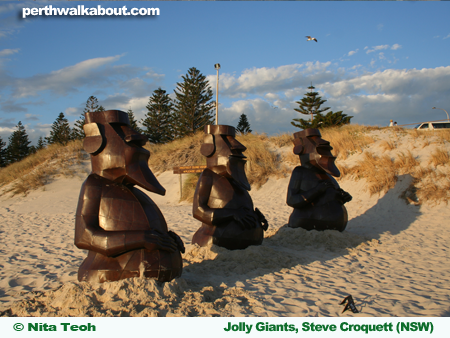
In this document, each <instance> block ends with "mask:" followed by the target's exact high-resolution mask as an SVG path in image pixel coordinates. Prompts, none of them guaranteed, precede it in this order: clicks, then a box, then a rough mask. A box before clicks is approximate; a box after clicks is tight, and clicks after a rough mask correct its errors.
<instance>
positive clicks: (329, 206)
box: [286, 129, 352, 231]
mask: <svg viewBox="0 0 450 338" xmlns="http://www.w3.org/2000/svg"><path fill="white" fill-rule="evenodd" d="M332 149H333V148H332V147H331V146H330V142H328V141H325V140H324V139H322V136H321V134H320V131H319V130H318V129H305V130H302V131H300V132H298V133H295V134H294V154H296V155H299V157H300V162H301V165H300V166H298V167H296V168H295V169H294V171H293V172H292V176H291V180H290V182H289V187H288V193H287V201H286V202H287V204H288V205H289V206H291V207H293V208H294V211H293V212H292V214H291V216H290V217H289V226H290V227H292V228H299V227H300V228H304V229H306V230H312V229H315V230H327V229H333V230H339V231H344V229H345V227H346V226H347V221H348V216H347V209H346V208H345V206H344V204H345V203H347V202H349V201H351V199H352V196H350V194H349V193H348V192H345V191H344V190H342V189H341V188H340V187H339V184H338V183H337V182H336V180H335V179H334V178H333V177H332V176H335V177H339V176H340V175H341V173H340V172H339V170H338V168H337V167H336V165H335V164H334V161H335V159H336V157H334V156H333V155H332V154H331V150H332Z"/></svg>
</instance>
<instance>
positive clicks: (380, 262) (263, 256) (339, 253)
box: [0, 132, 450, 316]
mask: <svg viewBox="0 0 450 338" xmlns="http://www.w3.org/2000/svg"><path fill="white" fill-rule="evenodd" d="M376 133H378V132H376ZM377 137H378V138H379V141H377V142H376V143H375V144H373V145H372V146H371V150H373V151H379V152H381V150H380V142H381V141H382V140H384V139H389V137H393V136H392V134H389V133H385V134H383V133H379V134H377ZM408 142H410V141H408V139H405V140H402V139H400V140H398V147H397V151H401V150H402V147H403V145H404V146H405V147H408ZM435 146H437V145H435ZM440 146H442V145H440ZM443 146H444V147H446V149H448V150H450V148H449V147H450V146H449V144H448V142H447V143H446V144H444V145H443ZM429 147H431V146H428V148H429ZM410 148H411V147H410ZM424 149H425V148H420V147H417V148H416V149H415V150H413V152H414V151H415V152H416V153H414V156H417V157H421V156H422V157H426V156H428V155H427V154H428V153H429V149H428V150H426V149H425V150H424ZM421 152H423V154H422V153H421ZM358 156H362V155H358V154H355V155H354V156H353V157H349V158H348V159H347V160H346V162H347V163H350V162H352V161H353V162H355V161H356V160H357V157H358ZM86 165H88V164H86ZM443 170H444V169H443ZM158 179H159V180H160V182H161V183H162V185H163V186H164V187H165V188H166V190H167V195H166V196H165V197H162V196H156V195H153V194H152V195H150V196H151V198H152V199H154V201H155V202H156V203H157V204H158V206H159V207H160V209H161V211H162V213H163V214H164V216H165V218H166V220H167V223H168V225H169V228H170V229H172V230H174V231H176V232H177V233H178V234H179V235H180V236H181V237H182V239H183V241H184V242H185V243H186V244H188V243H190V240H191V237H192V235H193V233H194V232H195V231H196V229H197V228H198V227H199V222H198V221H196V220H195V219H194V218H193V217H192V210H191V205H189V204H187V203H185V202H184V203H178V195H179V182H178V175H173V174H172V173H170V172H166V173H163V174H161V175H159V177H158ZM411 179H412V178H411V176H409V175H401V176H399V178H398V181H397V183H396V185H395V187H394V188H393V189H391V190H389V191H388V192H387V193H380V194H375V195H372V196H370V194H369V192H368V191H366V190H365V187H366V184H365V180H359V181H353V180H351V179H344V180H342V181H341V182H340V184H341V187H342V188H343V189H344V190H346V191H348V192H350V194H352V196H353V200H352V201H351V202H350V203H348V204H347V209H348V212H349V223H348V226H347V229H346V231H344V232H343V233H339V232H335V231H325V232H317V231H310V232H308V231H305V230H303V229H291V228H288V227H286V226H285V225H286V223H287V220H288V217H289V214H290V213H291V208H290V207H288V206H286V203H285V201H286V189H287V185H288V182H289V178H282V179H274V178H271V179H269V181H268V182H267V183H266V184H265V185H264V186H263V187H262V188H261V189H259V190H255V191H252V192H251V194H252V197H253V200H254V204H255V206H256V207H258V208H259V209H261V210H262V211H263V213H264V214H265V215H266V218H267V219H268V221H269V223H270V228H269V231H267V233H266V238H265V240H264V242H263V245H261V246H257V247H249V248H247V249H246V250H238V251H228V250H226V249H223V248H220V247H217V246H214V245H210V246H209V247H205V248H199V247H197V246H193V245H190V244H188V245H187V250H186V254H184V256H183V258H184V271H183V275H182V277H181V278H178V279H176V280H174V281H172V282H170V283H166V284H165V285H158V283H156V282H155V281H153V280H147V279H142V278H133V279H129V280H123V281H119V282H111V283H104V284H101V285H90V284H87V283H79V282H77V281H76V274H77V269H78V267H79V265H80V264H81V262H82V260H83V259H84V258H85V255H86V254H85V252H83V251H82V250H79V249H77V248H76V247H75V246H74V244H73V235H74V216H75V209H76V204H77V199H78V193H79V189H80V186H81V184H82V181H83V179H82V178H81V177H75V178H71V179H67V178H59V179H55V180H54V181H53V182H51V183H50V184H48V185H47V186H45V191H34V192H31V193H30V194H29V195H28V196H27V197H14V198H5V197H2V201H0V219H1V221H0V240H1V243H2V246H1V249H0V257H1V259H0V261H1V263H0V266H1V270H0V302H1V304H0V311H1V312H2V315H4V316H448V315H450V287H449V285H450V272H449V271H448V269H447V263H448V261H449V258H450V257H449V241H448V238H449V234H448V233H447V230H449V228H450V225H449V222H448V219H450V208H449V207H448V205H446V204H445V203H441V204H422V205H420V206H415V205H411V204H409V205H408V204H406V203H405V201H404V200H403V199H400V198H399V195H400V194H401V193H402V192H403V191H404V190H405V189H406V188H407V187H408V186H409V184H410V182H411ZM447 179H448V176H447ZM349 294H351V295H352V296H353V298H354V299H355V303H356V306H357V308H358V309H359V310H361V312H360V313H359V314H353V313H349V312H345V313H344V314H342V313H341V312H342V309H343V307H342V306H341V305H339V303H340V302H341V301H342V299H343V298H344V297H345V296H347V295H349Z"/></svg>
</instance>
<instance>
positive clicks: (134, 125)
mask: <svg viewBox="0 0 450 338" xmlns="http://www.w3.org/2000/svg"><path fill="white" fill-rule="evenodd" d="M127 114H128V119H129V120H130V126H131V128H133V129H134V130H136V131H137V132H138V133H139V134H142V129H141V128H139V126H138V124H137V121H136V118H135V117H134V113H133V111H132V110H131V108H130V109H128V111H127Z"/></svg>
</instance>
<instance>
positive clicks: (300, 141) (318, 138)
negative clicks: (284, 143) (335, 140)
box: [293, 128, 341, 177]
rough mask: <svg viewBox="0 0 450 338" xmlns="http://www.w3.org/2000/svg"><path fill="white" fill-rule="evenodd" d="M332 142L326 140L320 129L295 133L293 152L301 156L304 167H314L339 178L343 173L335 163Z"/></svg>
mask: <svg viewBox="0 0 450 338" xmlns="http://www.w3.org/2000/svg"><path fill="white" fill-rule="evenodd" d="M332 149H333V148H332V147H331V146H330V142H328V141H326V140H324V139H323V138H322V135H321V134H320V131H319V129H315V128H309V129H305V130H302V131H299V132H297V133H294V149H293V152H294V154H296V155H299V156H300V161H301V163H302V165H305V166H309V165H312V166H314V167H316V168H317V169H319V170H321V171H325V172H326V173H328V174H330V175H332V176H335V177H339V176H341V173H340V172H339V169H338V168H337V167H336V164H335V163H334V162H335V160H336V157H335V156H333V154H332V153H331V150H332Z"/></svg>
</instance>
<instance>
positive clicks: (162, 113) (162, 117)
mask: <svg viewBox="0 0 450 338" xmlns="http://www.w3.org/2000/svg"><path fill="white" fill-rule="evenodd" d="M146 108H147V110H148V112H147V114H145V116H144V119H143V120H142V125H143V126H144V127H145V128H144V134H146V135H147V137H148V140H149V141H150V142H152V143H166V142H169V141H172V140H173V138H174V135H173V133H174V130H173V122H174V121H173V103H172V100H171V99H170V97H169V94H166V91H165V90H163V89H161V87H160V88H158V89H156V90H155V91H154V92H153V95H152V96H150V99H149V101H148V105H147V107H146Z"/></svg>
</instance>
